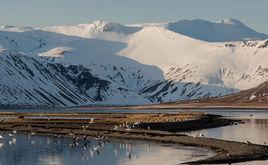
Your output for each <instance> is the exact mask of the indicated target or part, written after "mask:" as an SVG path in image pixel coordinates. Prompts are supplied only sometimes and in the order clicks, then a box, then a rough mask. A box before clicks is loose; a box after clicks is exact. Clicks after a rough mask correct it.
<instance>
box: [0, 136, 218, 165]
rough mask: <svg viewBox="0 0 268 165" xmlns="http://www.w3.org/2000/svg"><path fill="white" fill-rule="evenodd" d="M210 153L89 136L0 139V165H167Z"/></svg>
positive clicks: (12, 137) (200, 157) (5, 137)
mask: <svg viewBox="0 0 268 165" xmlns="http://www.w3.org/2000/svg"><path fill="white" fill-rule="evenodd" d="M2 135H3V133H2ZM212 155H213V153H212V152H211V151H208V150H206V149H201V148H194V147H185V146H173V145H167V144H166V145H164V144H155V143H149V142H145V141H124V142H122V141H114V142H112V143H111V142H109V143H104V142H102V141H98V140H93V139H91V140H87V141H86V143H85V142H84V140H83V139H81V140H79V141H78V143H77V144H76V145H74V143H73V142H72V139H70V138H56V137H45V136H28V135H22V134H15V136H10V135H8V134H5V135H4V138H3V139H0V165H6V164H8V165H31V164H36V165H74V164H77V165H80V164H94V165H104V164H109V165H134V164H144V165H146V164H154V165H158V164H159V165H162V164H167V165H168V164H170V165H171V164H179V163H182V162H185V161H190V160H197V159H204V158H206V157H208V156H212Z"/></svg>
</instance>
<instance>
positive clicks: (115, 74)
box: [0, 20, 268, 106]
mask: <svg viewBox="0 0 268 165" xmlns="http://www.w3.org/2000/svg"><path fill="white" fill-rule="evenodd" d="M223 23H224V24H228V26H229V25H230V24H231V25H232V24H235V25H237V24H239V22H238V21H237V20H225V21H224V22H222V23H221V24H223ZM241 24H242V23H241ZM166 25H168V24H154V25H146V26H138V25H135V26H125V25H120V24H117V23H109V22H105V21H104V22H102V21H97V22H93V24H81V25H77V26H54V27H47V28H30V27H12V26H4V27H1V28H0V52H1V53H0V57H1V58H3V59H2V63H1V64H2V65H1V67H0V69H2V74H3V75H6V77H5V79H6V80H7V81H2V84H1V85H2V93H1V92H0V94H1V96H2V97H0V101H1V103H2V104H8V103H12V104H18V105H19V104H42V105H43V104H46V105H50V106H51V105H58V106H74V105H83V104H105V105H106V104H114V105H115V104H116V105H120V104H121V105H127V104H129V105H133V104H150V103H157V102H169V101H176V100H194V99H203V98H208V97H216V96H217V97H220V96H223V95H226V94H231V93H234V92H238V91H240V90H245V89H248V88H252V87H255V86H257V85H258V84H260V83H262V82H264V81H267V80H268V61H267V60H268V58H267V54H268V40H250V41H246V40H242V41H230V42H207V41H202V40H199V39H195V38H191V37H189V36H186V35H182V34H180V33H177V32H174V31H171V30H170V29H168V28H167V26H166ZM80 30H81V31H80ZM11 57H14V58H11ZM15 57H16V58H15ZM23 59H24V60H23ZM25 59H27V60H26V61H28V62H23V61H25ZM32 59H34V60H32ZM18 61H22V62H18ZM11 64H12V65H11ZM38 66H39V67H38ZM25 68H29V69H26V70H25ZM47 69H49V71H48V72H45V73H44V71H43V70H47ZM30 73H34V77H35V78H34V79H37V80H38V81H37V80H36V82H35V81H33V77H32V76H31V74H30ZM47 77H50V79H47ZM16 79H18V80H21V82H23V83H21V84H20V82H16V81H15V80H16ZM42 80H43V81H44V82H46V81H48V82H47V83H44V82H43V81H42ZM10 82H14V83H13V84H12V83H10ZM15 82H16V83H15ZM59 82H61V83H60V84H62V85H63V87H59V86H57V85H55V83H57V84H59ZM31 83H33V84H31ZM53 84H54V85H53ZM81 84H82V85H81ZM104 84H105V85H104ZM38 86H39V87H41V89H39V88H38ZM4 87H5V88H4ZM29 87H32V89H29ZM65 88H66V89H67V88H70V89H68V90H63V89H65ZM16 89H20V90H21V91H23V92H20V93H21V98H28V100H27V99H26V100H25V99H19V98H16V93H17V92H14V91H16ZM34 89H35V90H37V91H38V92H37V91H33V90H34ZM12 91H13V92H12ZM26 91H28V92H29V91H31V92H32V93H35V94H36V95H37V96H38V97H36V98H35V97H32V96H30V95H29V94H28V92H26ZM64 91H65V92H66V91H69V94H70V95H73V96H76V95H77V96H76V97H71V98H69V97H68V94H66V93H64ZM10 92H11V93H10ZM31 92H30V93H31ZM8 93H9V94H8ZM60 93H61V94H60ZM27 95H28V96H27ZM55 98H59V101H58V100H56V99H55ZM11 100H13V101H11ZM71 100H72V101H71ZM61 102H62V103H63V104H62V103H61Z"/></svg>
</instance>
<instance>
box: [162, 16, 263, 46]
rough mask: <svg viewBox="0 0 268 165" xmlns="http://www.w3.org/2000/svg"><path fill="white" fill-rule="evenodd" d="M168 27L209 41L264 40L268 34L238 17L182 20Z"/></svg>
mask: <svg viewBox="0 0 268 165" xmlns="http://www.w3.org/2000/svg"><path fill="white" fill-rule="evenodd" d="M167 29H169V30H171V31H174V32H176V33H180V34H183V35H187V36H189V37H192V38H196V39H199V40H203V41H208V42H228V41H243V40H263V39H267V38H268V35H266V34H263V33H259V32H257V31H255V30H253V29H251V28H249V27H247V26H246V25H244V24H243V23H242V22H240V21H239V20H237V19H233V18H231V19H224V20H222V21H219V22H210V21H206V20H202V19H194V20H181V21H177V22H172V23H169V24H168V25H167Z"/></svg>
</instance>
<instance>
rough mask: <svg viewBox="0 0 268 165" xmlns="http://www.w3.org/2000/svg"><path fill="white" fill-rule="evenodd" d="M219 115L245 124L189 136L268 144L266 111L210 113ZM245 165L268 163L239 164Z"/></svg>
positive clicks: (265, 164)
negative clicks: (201, 135) (200, 135)
mask: <svg viewBox="0 0 268 165" xmlns="http://www.w3.org/2000/svg"><path fill="white" fill-rule="evenodd" d="M208 113H214V114H219V115H225V116H231V117H234V118H239V119H242V121H243V122H244V124H238V125H232V126H226V127H219V128H211V129H204V130H200V131H194V132H190V133H187V134H194V135H199V134H200V133H201V134H203V135H204V136H205V137H209V138H216V139H224V140H231V141H240V142H245V141H250V142H252V143H256V144H262V145H267V144H268V112H266V111H264V110H255V111H254V110H248V111H242V110H240V111H232V110H229V111H228V110H225V111H216V112H215V111H213V112H211V111H208ZM238 164H243V165H267V164H268V161H267V160H266V161H251V162H244V163H238Z"/></svg>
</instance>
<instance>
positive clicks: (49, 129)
mask: <svg viewBox="0 0 268 165" xmlns="http://www.w3.org/2000/svg"><path fill="white" fill-rule="evenodd" d="M0 118H1V119H2V120H1V123H0V130H1V131H8V132H10V131H14V130H16V131H17V132H19V133H30V134H32V135H33V134H41V135H53V136H69V137H73V136H81V137H84V136H90V137H95V138H100V139H103V138H105V139H114V138H116V139H118V138H124V139H134V140H150V141H155V142H161V143H174V144H181V145H189V146H198V147H204V148H208V149H211V150H213V151H214V152H215V153H216V155H215V156H213V157H210V158H207V159H205V160H199V161H196V162H188V163H189V164H200V163H204V164H215V163H234V162H243V161H249V160H262V159H268V147H267V146H263V145H255V144H246V143H240V142H231V141H224V140H217V139H211V138H205V137H202V135H198V136H196V135H195V136H186V135H183V134H179V133H172V132H181V131H191V130H198V129H203V128H211V127H218V126H225V125H230V124H233V123H236V122H237V121H234V120H230V119H224V118H222V117H220V116H216V115H206V114H203V113H187V112H183V113H178V114H86V113H84V114H82V113H15V112H5V113H0Z"/></svg>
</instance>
